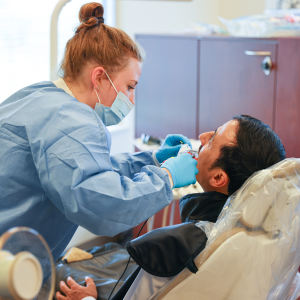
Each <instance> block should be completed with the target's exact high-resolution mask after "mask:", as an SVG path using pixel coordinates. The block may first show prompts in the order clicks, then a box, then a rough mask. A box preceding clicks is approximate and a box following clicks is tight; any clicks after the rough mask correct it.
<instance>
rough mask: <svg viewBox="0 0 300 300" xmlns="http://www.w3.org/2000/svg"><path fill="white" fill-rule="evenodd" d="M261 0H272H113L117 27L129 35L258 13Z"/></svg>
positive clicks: (263, 6) (166, 31)
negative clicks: (181, 0)
mask: <svg viewBox="0 0 300 300" xmlns="http://www.w3.org/2000/svg"><path fill="white" fill-rule="evenodd" d="M265 1H275V0H193V1H190V2H180V1H151V0H149V1H141V0H117V27H118V28H120V29H122V30H124V31H125V32H126V33H128V34H129V35H130V36H131V37H134V35H135V34H136V33H173V32H176V31H178V30H180V29H183V28H186V27H188V26H189V25H190V24H191V23H196V22H204V23H211V24H220V23H219V21H218V16H222V17H223V18H227V19H232V18H237V17H240V16H244V15H249V14H262V13H263V11H264V9H265Z"/></svg>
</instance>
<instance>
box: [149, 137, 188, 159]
mask: <svg viewBox="0 0 300 300" xmlns="http://www.w3.org/2000/svg"><path fill="white" fill-rule="evenodd" d="M182 144H189V146H190V147H191V148H192V144H191V141H190V140H189V139H188V138H187V137H185V136H184V135H182V134H169V135H168V136H167V137H166V139H165V141H164V142H163V144H162V145H161V146H160V148H159V149H158V150H157V152H156V153H155V156H156V159H157V160H158V162H159V163H162V162H163V161H165V160H166V159H168V158H170V157H173V156H177V154H178V152H179V150H180V147H181V145H182Z"/></svg>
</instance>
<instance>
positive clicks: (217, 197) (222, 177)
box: [56, 115, 285, 300]
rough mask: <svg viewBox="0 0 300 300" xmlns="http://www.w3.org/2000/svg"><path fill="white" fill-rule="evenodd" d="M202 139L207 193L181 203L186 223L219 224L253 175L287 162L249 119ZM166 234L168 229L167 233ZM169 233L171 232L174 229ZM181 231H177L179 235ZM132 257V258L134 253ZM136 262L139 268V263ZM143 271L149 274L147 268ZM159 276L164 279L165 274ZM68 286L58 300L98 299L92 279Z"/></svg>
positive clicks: (275, 142)
mask: <svg viewBox="0 0 300 300" xmlns="http://www.w3.org/2000/svg"><path fill="white" fill-rule="evenodd" d="M199 139H200V141H201V144H202V146H200V148H199V156H198V164H197V168H198V170H199V173H198V175H197V177H196V178H197V181H198V182H199V184H200V185H201V186H202V188H203V190H204V193H201V194H191V195H187V196H185V197H183V198H182V199H181V200H180V214H181V220H182V222H184V223H191V222H196V221H199V220H202V221H210V222H216V220H217V218H218V216H219V214H220V212H221V211H222V209H223V206H224V204H225V202H226V200H227V198H228V197H229V196H230V195H232V194H233V193H234V192H235V191H236V190H238V189H239V188H240V187H241V186H242V185H243V183H244V182H245V181H246V180H247V179H248V178H249V177H250V176H251V175H252V174H253V173H254V172H257V171H259V170H262V169H266V168H268V167H270V166H272V165H274V164H276V163H278V162H279V161H281V160H283V159H284V158H285V150H284V147H283V145H282V143H281V140H280V139H279V137H278V136H277V135H276V134H275V132H274V131H272V130H271V129H270V127H269V126H268V125H266V124H264V123H263V122H262V121H260V120H257V119H255V118H252V117H250V116H246V115H239V116H235V117H233V119H232V120H230V121H228V122H227V123H225V124H224V125H222V126H220V127H219V128H218V129H216V131H215V132H206V133H203V134H201V135H200V136H199ZM193 227H195V226H193ZM167 230H168V228H167V227H165V228H164V231H165V232H166V231H167ZM169 230H170V231H171V230H172V229H171V227H170V229H169ZM180 230H181V229H180ZM180 230H178V229H176V232H177V233H178V234H180ZM150 233H151V232H150ZM150 233H149V234H150ZM149 234H148V235H149ZM149 236H150V235H149ZM148 242H149V241H148ZM205 243H206V240H204V239H203V245H201V247H202V248H201V247H200V248H201V249H200V248H199V243H198V245H197V247H198V248H199V251H200V250H201V251H202V249H203V248H204V247H205ZM146 248H147V249H149V246H148V247H146ZM174 248H175V247H174ZM127 250H129V249H128V248H127ZM174 251H176V248H175V250H174ZM130 254H131V256H132V254H133V252H132V253H130ZM133 258H134V260H135V261H136V262H137V263H138V264H139V262H138V259H136V258H135V257H133ZM139 265H141V264H139ZM143 269H144V270H146V271H147V272H149V271H148V270H147V269H145V268H144V267H143ZM149 273H150V274H151V272H149ZM156 273H159V271H158V272H156ZM171 273H172V272H169V273H168V274H171ZM166 274H167V273H166ZM158 276H161V277H164V276H162V274H160V275H158ZM171 276H174V275H171ZM165 277H167V276H165ZM67 283H68V285H66V284H65V283H64V282H62V283H61V285H60V288H61V290H62V292H63V293H64V294H65V295H66V297H65V296H63V295H62V294H61V293H60V292H57V294H56V296H57V299H58V300H71V299H72V300H81V299H82V298H84V297H86V296H93V297H96V295H97V292H96V287H95V285H94V284H93V281H92V279H89V281H88V284H87V286H86V287H83V286H80V285H78V284H77V283H76V282H75V281H73V280H72V279H69V280H68V282H67Z"/></svg>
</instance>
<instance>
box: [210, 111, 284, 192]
mask: <svg viewBox="0 0 300 300" xmlns="http://www.w3.org/2000/svg"><path fill="white" fill-rule="evenodd" d="M232 119H233V120H237V121H238V122H239V126H238V129H237V134H236V144H235V145H234V146H228V145H227V146H223V147H222V148H221V149H220V156H219V157H218V158H217V160H216V161H215V162H214V163H213V165H212V166H211V169H214V168H221V169H222V170H223V171H225V172H226V174H227V175H228V177H229V185H228V194H229V195H231V194H233V193H234V192H235V191H236V190H238V189H239V188H240V187H241V186H242V185H243V183H244V182H245V181H246V180H247V179H248V178H249V177H250V176H251V175H252V174H253V173H254V172H256V171H259V170H262V169H266V168H268V167H270V166H272V165H274V164H276V163H278V162H279V161H281V160H283V159H285V149H284V146H283V144H282V143H281V140H280V138H279V137H278V135H277V134H276V133H275V132H274V131H273V130H272V129H271V128H270V127H269V126H268V125H266V124H264V123H263V122H262V121H260V120H258V119H255V118H253V117H250V116H246V115H238V116H235V117H233V118H232Z"/></svg>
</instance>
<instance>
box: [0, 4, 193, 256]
mask: <svg viewBox="0 0 300 300" xmlns="http://www.w3.org/2000/svg"><path fill="white" fill-rule="evenodd" d="M79 18H80V22H81V24H80V25H79V27H78V28H77V30H76V33H75V35H74V37H73V38H71V39H70V40H69V41H68V43H67V45H66V50H65V56H64V59H63V62H62V66H61V69H62V71H63V74H64V75H63V78H60V79H59V80H57V81H55V82H50V81H45V82H40V83H36V84H33V85H31V86H28V87H26V88H23V89H21V90H19V91H18V92H16V93H15V94H13V95H12V96H10V97H9V98H8V99H7V100H5V101H4V102H3V103H2V104H1V105H0V235H1V234H2V233H4V232H5V231H6V230H8V229H9V228H11V227H15V226H28V227H31V228H33V229H35V230H37V231H38V232H39V233H41V234H42V236H43V237H44V238H45V239H46V241H47V242H48V244H49V246H50V248H51V250H52V253H53V255H54V259H55V260H56V259H57V258H58V256H59V255H60V254H61V253H62V251H63V250H64V249H65V247H66V246H67V244H68V243H69V241H70V239H71V238H72V236H73V234H74V233H75V231H76V229H77V227H78V225H80V226H83V227H84V228H86V229H88V230H89V231H91V232H93V233H95V234H97V235H109V236H113V235H115V234H117V233H119V232H122V231H124V230H127V229H129V228H132V227H134V226H136V225H138V224H139V223H141V222H142V221H144V220H146V219H147V218H149V217H150V216H152V215H154V214H155V213H156V212H158V211H159V210H161V209H162V208H163V207H165V206H166V205H168V204H169V203H170V202H171V200H172V197H173V195H172V188H173V187H181V186H185V185H188V184H191V183H194V182H195V181H196V179H195V175H196V173H197V172H198V171H197V169H196V164H197V162H196V160H194V159H193V158H192V157H191V156H190V155H189V154H185V155H182V156H179V157H175V158H171V159H168V158H170V157H173V156H176V155H177V153H178V151H179V148H180V145H181V143H189V144H190V141H189V140H188V139H187V138H186V137H184V136H182V135H169V136H167V138H166V140H165V142H164V144H163V145H162V146H161V147H160V149H159V150H157V152H155V153H152V152H141V153H136V154H119V155H116V156H110V146H111V138H110V134H109V132H108V130H107V128H106V126H110V125H114V124H117V123H119V122H120V121H121V120H122V119H123V118H124V117H125V116H126V115H127V114H128V113H129V112H130V110H131V109H132V108H133V106H134V93H133V90H134V88H135V86H136V84H137V83H138V80H139V77H140V74H141V65H142V55H141V53H140V51H139V48H138V47H137V45H136V44H135V43H134V42H133V41H132V40H131V39H130V37H129V36H128V35H127V34H125V33H124V32H123V31H121V30H119V29H116V28H112V27H109V26H107V25H105V24H104V19H103V7H102V5H101V4H99V3H89V4H85V5H84V6H82V7H81V9H80V12H79ZM17 71H19V70H16V72H17ZM157 76H159V73H158V74H157ZM162 80H163V79H162ZM149 84H151V83H149ZM153 88H155V87H153ZM158 96H159V95H158ZM157 109H159V108H157ZM166 113H167V112H166ZM153 118H154V116H153ZM153 121H155V120H154V119H153ZM165 160H167V161H166V162H165V163H164V164H163V165H162V166H160V164H161V163H163V162H164V161H165Z"/></svg>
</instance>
